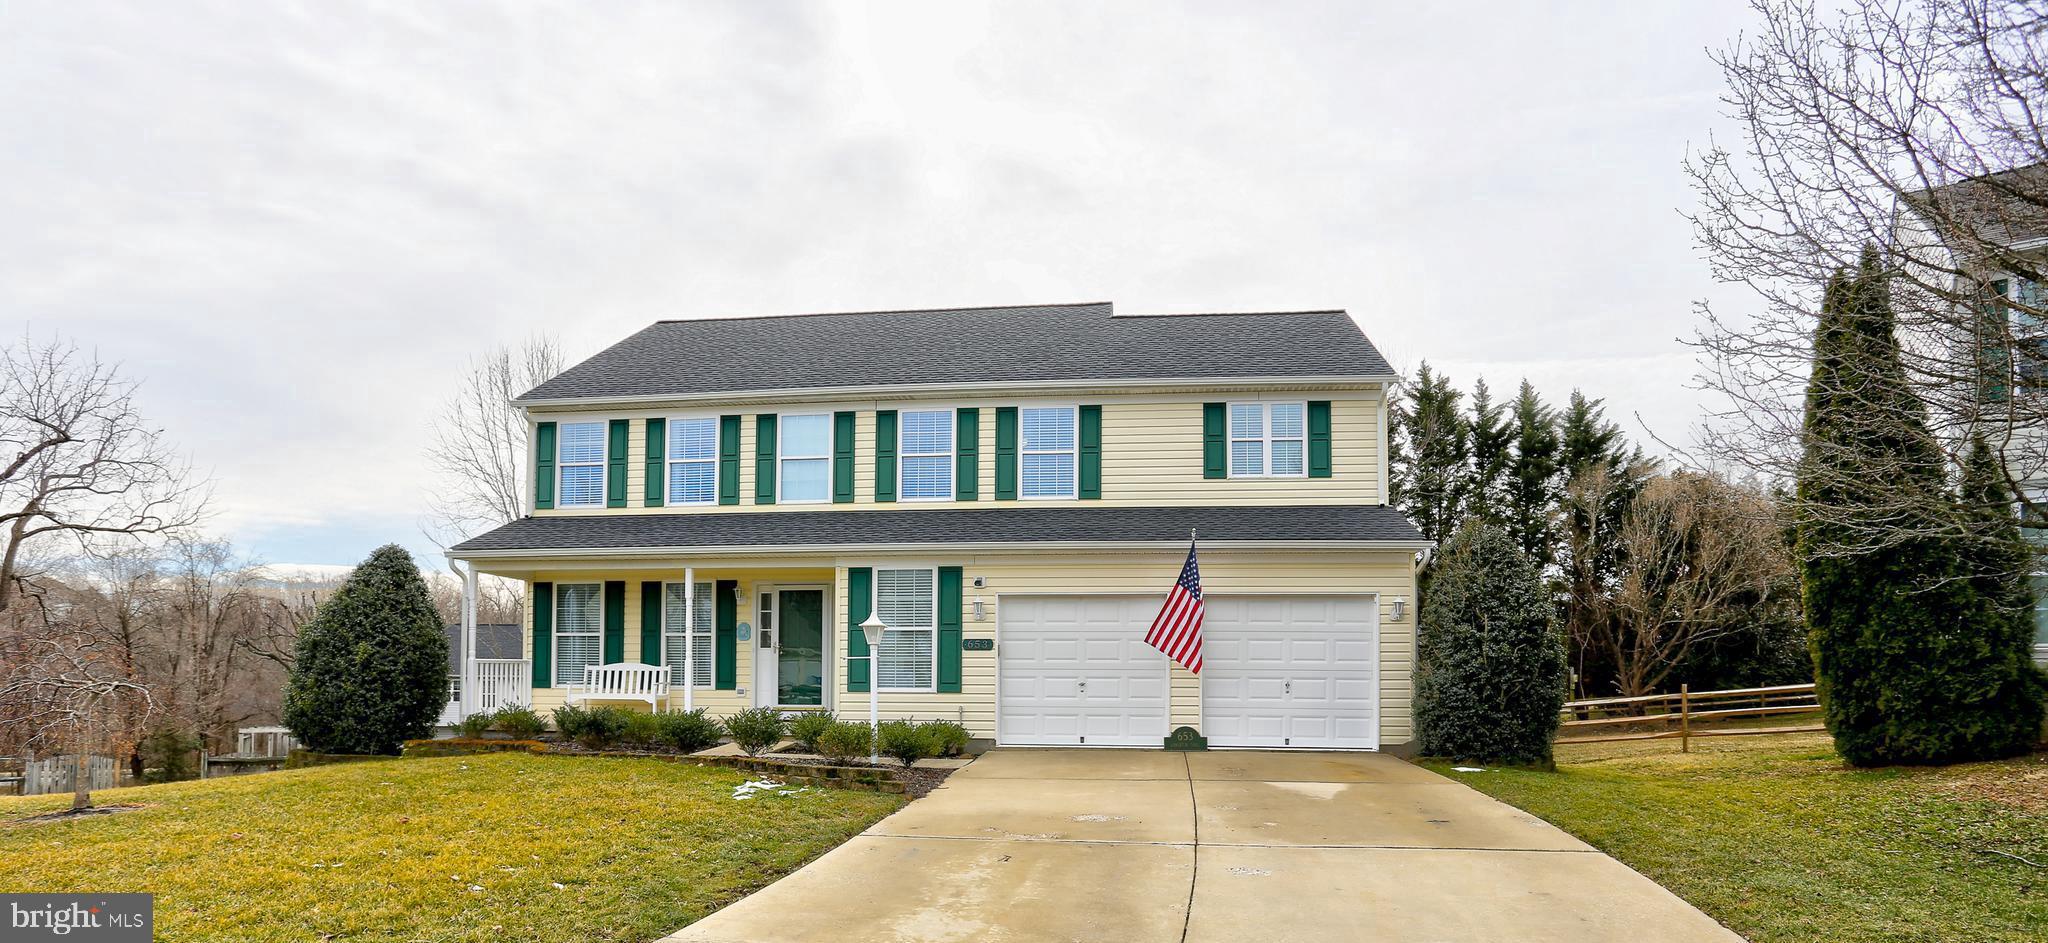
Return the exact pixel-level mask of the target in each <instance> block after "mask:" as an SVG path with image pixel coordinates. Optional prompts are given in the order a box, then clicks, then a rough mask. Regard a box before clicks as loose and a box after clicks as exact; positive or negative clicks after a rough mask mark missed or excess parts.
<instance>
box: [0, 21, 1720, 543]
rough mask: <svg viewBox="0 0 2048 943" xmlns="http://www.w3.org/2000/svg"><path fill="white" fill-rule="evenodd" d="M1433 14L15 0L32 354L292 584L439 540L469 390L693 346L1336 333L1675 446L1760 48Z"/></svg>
mask: <svg viewBox="0 0 2048 943" xmlns="http://www.w3.org/2000/svg"><path fill="white" fill-rule="evenodd" d="M1424 6H1426V5H1422V4H1392V3H1381V4H1372V5H1370V6H1368V5H1366V4H1362V3H1333V4H1327V5H1325V4H1308V3H1266V2H1262V3H1256V4H1250V3H1214V4H1170V5H1169V4H1138V3H1129V2H1119V3H1076V4H1060V5H1055V4H1047V3H1032V4H1024V3H1011V4H1005V5H1002V6H1001V7H998V8H987V7H982V6H978V5H972V4H965V3H958V2H948V3H942V4H928V5H927V4H881V5H876V6H872V7H857V6H855V5H853V4H832V5H826V4H782V3H769V2H762V0H747V2H740V3H731V4H712V3H689V4H686V3H647V4H629V3H610V2H608V3H603V4H582V3H575V4H569V3H564V4H549V5H541V4H532V3H506V4H498V5H486V4H473V3H464V4H452V3H430V4H420V3H410V2H405V3H390V4H377V5H373V6H362V7H359V6H356V5H355V4H351V3H344V2H339V0H319V2H309V3H305V4H302V5H298V6H296V7H287V6H286V5H283V4H263V5H257V4H248V3H240V2H225V3H218V4H183V3H175V2H169V0H163V2H150V3H143V4H119V5H116V4H110V3H109V4H100V3H85V2H76V0H65V2H52V3H35V2H19V0H16V2H9V3H6V4H4V5H0V327H4V328H6V330H7V332H8V334H9V335H10V336H14V337H19V336H20V335H21V333H22V331H23V330H24V328H26V329H27V330H29V331H32V332H34V333H36V334H38V335H47V334H49V333H52V332H58V333H61V334H63V335H65V336H66V337H69V338H73V339H76V340H77V341H78V342H79V343H80V344H82V345H85V346H88V347H92V348H96V349H97V350H98V351H99V352H100V353H101V354H102V355H104V356H106V357H109V358H112V359H116V360H119V361H121V362H122V363H123V364H124V365H125V369H126V371H127V372H128V373H129V374H130V375H132V376H134V377H137V378H139V379H141V380H143V381H144V384H145V385H144V387H143V392H142V394H141V399H142V405H143V408H144V409H145V410H146V412H147V414H148V415H149V416H150V417H152V418H153V419H154V420H157V421H159V422H161V423H162V424H163V425H164V426H165V428H166V429H167V430H168V432H169V434H170V435H171V436H172V437H173V438H174V439H175V441H177V442H178V443H180V444H181V445H182V446H183V447H184V448H187V449H189V450H190V452H191V454H192V457H193V459H194V462H195V463H196V464H197V465H198V466H200V467H201V468H204V469H206V470H207V471H209V472H210V474H211V475H212V476H213V477H214V479H215V481H216V499H215V503H214V510H215V512H216V513H215V516H214V518H213V521H212V527H213V528H214V529H215V530H216V531H218V532H220V533H222V534H224V535H226V536H229V537H231V538H232V539H233V540H234V541H235V542H236V543H237V544H238V545H239V546H241V547H242V548H243V549H244V550H246V551H248V552H251V553H253V554H255V555H257V556H259V557H261V558H262V559H265V560H267V561H270V562H276V563H350V562H354V561H356V560H358V559H360V558H361V557H362V556H364V555H365V554H366V553H367V552H368V551H369V550H370V549H372V548H373V547H374V546H376V545H377V544H380V543H384V542H387V541H391V540H398V541H400V542H402V543H405V544H407V545H408V546H410V547H412V548H414V549H415V550H416V551H431V550H432V548H433V545H432V543H431V542H430V541H428V540H427V539H426V538H425V537H424V536H423V535H422V531H421V520H422V518H423V516H424V511H425V507H424V505H425V493H426V491H427V489H428V487H429V486H430V484H431V476H430V473H429V471H428V469H427V466H426V463H425V461H424V460H423V458H422V455H421V452H422V449H423V447H424V446H425V444H426V443H427V441H428V437H429V426H430V421H431V419H432V416H433V415H434V413H435V412H437V411H438V409H439V408H440V405H441V404H442V402H443V401H444V400H445V399H446V398H447V397H448V396H449V394H450V393H451V391H452V388H453V385H454V384H455V382H456V379H457V377H458V376H459V374H460V373H461V372H462V371H463V369H464V365H465V362H466V359H467V358H468V357H470V356H471V355H472V354H473V353H475V352H478V351H481V350H484V349H487V348H489V347H490V346H491V345H493V344H497V343H503V342H517V341H519V340H520V339H521V338H524V337H526V336H528V335H530V334H532V333H535V332H548V333H552V334H554V335H556V336H558V337H559V338H560V340H561V341H562V343H563V345H564V347H565V348H566V349H567V350H568V352H569V354H570V357H571V359H572V360H575V359H581V358H582V357H584V356H587V355H589V354H590V353H593V352H595V351H596V350H598V349H600V348H602V347H604V346H606V345H608V344H610V343H612V342H613V341H616V340H617V339H619V338H621V337H623V336H625V335H626V334H628V333H630V332H632V331H634V330H636V329H637V328H639V327H641V326H643V325H645V324H646V323H647V322H649V321H653V320H656V319H660V318H677V317H682V318H689V317H710V316H726V315H757V314H781V313H797V312H812V311H833V310H868V309H885V308H929V307H947V306H964V305H1000V304H1019V303H1032V302H1065V301H1098V300H1108V301H1114V302H1115V303H1116V305H1117V309H1118V310H1119V311H1120V312H1171V311H1232V310H1289V309H1304V308H1344V309H1348V310H1349V311H1350V312H1351V313H1352V315H1353V316H1354V317H1356V318H1357V320H1358V322H1359V324H1360V325H1361V326H1363V328H1364V329H1365V332H1366V334H1367V335H1368V336H1370V337H1371V338H1372V339H1373V340H1374V341H1375V342H1376V343H1377V344H1378V345H1379V346H1380V348H1381V349H1382V350H1384V351H1385V352H1386V353H1387V355H1388V357H1389V359H1390V360H1392V361H1393V362H1394V363H1395V364H1396V365H1397V366H1399V367H1402V368H1404V369H1407V368H1412V367H1413V366H1414V364H1416V363H1417V362H1418V361H1421V360H1424V359H1426V360H1428V361H1430V362H1431V363H1432V364H1434V365H1437V366H1440V367H1442V368H1443V369H1445V370H1448V371H1449V372H1450V373H1451V374H1452V375H1453V376H1454V378H1455V379H1457V380H1458V381H1460V382H1461V383H1463V384H1466V385H1468V386H1469V383H1470V381H1471V380H1472V379H1474V378H1475V377H1477V376H1481V375H1483V376H1485V377H1486V378H1487V379H1488V380H1489V381H1490V382H1492V383H1493V384H1494V386H1495V388H1496V389H1497V390H1498V389H1507V388H1511V387H1512V386H1513V384H1514V383H1515V382H1516V381H1517V380H1518V379H1519V378H1520V377H1523V376H1527V377H1529V378H1530V379H1532V380H1533V381H1535V382H1536V384H1537V385H1538V387H1539V388H1540V389H1541V390H1542V391H1543V392H1544V393H1545V394H1546V395H1547V396H1548V397H1550V398H1552V399H1556V400H1561V399H1563V398H1564V397H1565V396H1566V395H1567V394H1568V393H1569V391H1570V389H1571V388H1572V387H1574V386H1578V387H1581V388H1583V389H1584V390H1586V392H1587V393H1589V394H1590V395H1594V396H1600V397H1605V398H1606V400H1607V402H1608V404H1609V407H1610V410H1611V411H1612V412H1614V413H1615V414H1617V418H1619V419H1622V420H1623V421H1624V424H1625V425H1626V426H1627V427H1628V428H1629V430H1630V432H1631V433H1632V434H1634V435H1636V436H1638V437H1641V436H1642V435H1643V429H1642V428H1641V427H1640V426H1639V425H1638V424H1637V423H1636V422H1635V420H1634V419H1633V414H1636V413H1640V414H1641V415H1642V417H1643V419H1644V420H1646V421H1647V422H1648V423H1649V424H1650V425H1651V426H1653V427H1654V428H1655V429H1656V431H1658V432H1659V433H1661V434H1664V435H1666V436H1676V437H1680V438H1682V437H1683V436H1684V435H1685V430H1686V427H1687V426H1688V425H1689V424H1690V423H1691V422H1692V421H1694V417H1695V416H1696V414H1697V413H1698V412H1699V409H1700V406H1699V402H1700V401H1699V397H1698V395H1697V394H1695V393H1693V392H1692V391H1690V390H1688V389H1687V388H1686V380H1687V378H1688V377H1689V376H1690V375H1691V373H1692V371H1693V364H1692V357H1691V355H1690V353H1689V352H1688V351H1687V350H1686V349H1685V348H1684V347H1683V346H1682V345H1681V344H1680V343H1679V338H1681V337H1683V336H1689V335H1690V333H1691V330H1692V324H1693V314H1692V304H1693V302H1694V301H1695V300H1697V299H1700V298H1706V297H1715V298H1725V299H1729V300H1731V301H1732V302H1734V303H1736V304H1738V305H1739V304H1740V302H1741V299H1740V298H1739V297H1738V296H1733V295H1731V294H1730V293H1729V292H1728V290H1727V289H1717V288H1716V286H1714V285H1713V284H1712V282H1711V280H1710V277H1709V275H1708V272H1707V269H1706V266H1705V264H1704V263H1703V262H1702V261H1701V260H1700V259H1699V253H1698V251H1697V250H1696V249H1695V248H1694V247H1693V245H1692V241H1691V238H1690V234H1689V231H1688V229H1687V225H1686V223H1685V221H1684V220H1683V219H1682V218H1681V216H1680V215H1679V214H1680V212H1681V211H1682V210H1684V209H1685V208H1687V207H1688V206H1690V203H1691V196H1690V193H1689V191H1688V190H1687V189H1686V187H1685V184H1684V180H1683V178H1682V177H1681V175H1680V173H1679V163H1680V161H1681V159H1682V158H1683V156H1684V154H1685V152H1686V149H1687V147H1688V146H1689V145H1691V146H1698V145H1700V144H1702V143H1704V142H1705V141H1706V139H1707V135H1708V134H1709V133H1711V132H1713V131H1715V130H1716V129H1717V128H1720V127H1721V126H1722V119H1721V118H1720V107H1719V105H1718V103H1717V101H1716V95H1717V94H1718V92H1719V90H1720V84H1719V81H1718V77H1717V75H1716V73H1715V71H1714V70H1713V67H1712V65H1711V63H1710V62H1709V61H1708V60H1707V58H1706V49H1707V48H1709V47H1718V46H1720V45H1722V44H1723V43H1725V42H1726V41H1727V40H1728V39H1730V38H1731V37H1733V36H1734V35H1735V34H1736V32H1737V31H1739V30H1740V29H1742V28H1743V26H1744V25H1745V19H1746V18H1745V17H1744V15H1743V14H1744V11H1743V10H1742V9H1740V7H1739V6H1738V5H1736V4H1733V3H1715V4H1704V3H1676V2H1674V3H1638V2H1615V3H1609V4H1554V3H1544V4H1529V3H1501V4H1485V3H1462V4H1443V5H1436V6H1440V7H1441V9H1440V10H1436V11H1432V10H1427V9H1421V8H1422V7H1424ZM124 8H125V9H124ZM685 368H686V367H685ZM434 562H438V556H436V557H435V558H434Z"/></svg>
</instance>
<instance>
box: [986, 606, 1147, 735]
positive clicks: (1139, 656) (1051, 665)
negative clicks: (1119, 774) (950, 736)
mask: <svg viewBox="0 0 2048 943" xmlns="http://www.w3.org/2000/svg"><path fill="white" fill-rule="evenodd" d="M1160 599H1161V597H1160V596H1157V595H1148V596H1004V597H1002V599H1001V601H1000V602H999V604H998V606H997V611H998V613H999V618H1000V620H1001V623H1000V626H999V628H998V632H999V635H998V638H997V643H996V645H997V650H996V654H997V659H996V663H997V666H998V667H997V677H996V684H997V688H998V692H999V693H998V696H997V703H996V739H997V741H998V742H1000V743H1004V744H1010V745H1015V746H1139V747H1157V746H1159V745H1160V744H1161V743H1162V742H1164V740H1165V738H1166V733H1167V661H1166V657H1165V656H1163V655H1161V654H1159V652H1157V651H1155V650H1154V649H1153V648H1152V647H1151V646H1148V645H1146V644H1145V629H1146V627H1147V626H1149V625H1151V624H1152V617H1153V616H1154V615H1156V614H1157V613H1158V610H1159V603H1160Z"/></svg>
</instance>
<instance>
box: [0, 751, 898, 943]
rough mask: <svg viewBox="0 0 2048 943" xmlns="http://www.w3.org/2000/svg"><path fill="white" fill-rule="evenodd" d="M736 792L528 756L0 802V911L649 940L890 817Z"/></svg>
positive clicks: (821, 793) (170, 929) (387, 931)
mask: <svg viewBox="0 0 2048 943" xmlns="http://www.w3.org/2000/svg"><path fill="white" fill-rule="evenodd" d="M746 779H747V777H746V776H744V775H742V774H740V773H739V772H737V771H733V770H727V769H721V768H708V767H697V766H689V765H685V764H681V763H670V762H662V761H659V760H639V759H608V758H593V757H551V756H532V755H526V754H509V753H506V754H495V755H485V756H467V757H448V758H442V759H403V760H401V759H393V760H387V761H379V762H371V763H359V764H351V765H345V766H327V767H320V768H315V769H306V770H294V771H287V772H282V773H263V774H258V775H252V776H245V777H240V778H235V779H217V780H212V781H208V782H187V783H176V784H172V785H165V786H144V787H139V788H133V789H118V790H108V791H105V792H100V793H96V794H95V795H94V798H95V801H96V802H98V803H99V804H102V805H105V804H114V803H131V804H143V805H147V806H148V807H147V808H145V809H142V810H139V811H133V812H124V813H120V814H117V815H105V816H93V817H90V818H86V819H80V820H71V821H61V822H44V823H28V822H24V821H23V819H24V818H25V817H26V816H29V815H32V814H34V813H38V812H43V811H48V810H50V809H55V808H63V807H65V806H66V805H67V804H68V801H69V800H68V797H58V796H36V797H31V798H0V862H4V865H0V873H4V875H5V878H4V880H0V885H4V887H0V889H4V890H7V891H149V892H154V893H155V894H156V914H157V922H158V923H157V925H158V927H159V931H158V937H159V938H160V939H176V940H343V939H358V940H478V941H486V940H487V941H493V943H500V941H528V940H649V939H654V938H656V937H659V936H661V935H663V934H666V933H668V932H671V931H673V930H675V929H677V928H679V927H682V926H684V925H686V924H688V923H690V922H692V921H694V920H697V919H698V918H700V917H702V916H704V915H705V914H707V913H710V912H711V911H713V910H715V909H717V908H718V907H720V906H723V905H724V904H727V903H729V902H731V901H733V900H735V899H738V898H739V897H741V896H744V895H745V894H747V893H748V892H750V891H752V890H754V889H755V888H758V887H760V886H762V885H764V884H767V883H768V882H770V881H773V880H775V879H776V878H777V877H780V876H781V875H783V874H785V873H787V872H789V871H790V870H793V869H794V868H796V867H798V866H800V865H802V864H803V863H804V862H806V861H809V860H810V859H811V858H813V857H815V856H817V855H819V854H821V853H823V852H824V851H826V850H827V849H830V848H832V847H833V846H834V845H837V844H839V843H840V842H842V841H844V840H846V839H847V838H848V837H851V836H852V835H854V834H855V833H857V832H859V831H860V830H861V829H863V828H865V827H866V826H868V825H869V824H870V823H872V822H874V821H875V820H877V819H879V818H881V817H882V816H884V815H887V814H888V813H890V812H892V811H894V810H896V809H897V808H899V807H901V806H902V804H903V802H904V800H903V798H902V797H900V796H891V795H881V794H875V793H865V792H851V791H840V790H819V789H811V790H808V791H805V792H801V793H798V794H796V795H792V796H780V795H773V794H769V795H765V796H762V797H758V798H754V799H749V800H744V801H740V800H735V799H734V798H733V787H734V786H736V785H738V784H739V783H742V782H744V781H746Z"/></svg>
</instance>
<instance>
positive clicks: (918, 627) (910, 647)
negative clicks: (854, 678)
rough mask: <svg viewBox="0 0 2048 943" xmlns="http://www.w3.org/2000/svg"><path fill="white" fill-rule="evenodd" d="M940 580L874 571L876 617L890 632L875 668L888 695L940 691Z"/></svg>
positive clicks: (920, 572) (932, 575) (933, 575)
mask: <svg viewBox="0 0 2048 943" xmlns="http://www.w3.org/2000/svg"><path fill="white" fill-rule="evenodd" d="M938 580H939V572H938V571H937V570H931V569H917V570H881V569H878V570H876V571H875V614H877V615H879V616H881V617H882V623H883V624H884V625H887V626H888V627H889V630H888V631H887V632H884V633H882V646H881V651H880V652H879V654H880V658H878V659H877V660H876V662H875V683H876V685H877V686H878V687H879V688H881V689H882V690H884V691H933V690H937V679H938V671H939V644H938V641H939V639H938V636H939V626H938V617H937V613H938Z"/></svg>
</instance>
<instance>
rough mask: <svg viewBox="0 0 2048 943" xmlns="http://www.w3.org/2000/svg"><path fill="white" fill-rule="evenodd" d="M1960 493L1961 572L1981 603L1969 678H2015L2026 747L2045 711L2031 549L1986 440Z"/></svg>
mask: <svg viewBox="0 0 2048 943" xmlns="http://www.w3.org/2000/svg"><path fill="white" fill-rule="evenodd" d="M1959 490H1960V494H1959V497H1960V498H1961V499H1962V512H1963V516H1964V517H1963V520H1964V523H1965V528H1964V530H1965V533H1964V537H1963V540H1964V542H1965V543H1964V550H1963V554H1962V558H1963V563H1962V565H1963V572H1964V573H1966V574H1968V576H1969V579H1970V582H1971V584H1972V585H1973V586H1974V588H1975V590H1976V594H1977V598H1978V599H1979V600H1980V601H1981V602H1982V603H1983V604H1984V615H1983V618H1982V621H1981V624H1980V628H1979V631H1978V633H1977V634H1978V636H1979V640H1980V641H1981V642H1982V644H1983V650H1982V651H1981V652H1979V653H1976V656H1975V658H1973V659H1972V660H1973V661H1977V662H1980V664H1976V665H1974V666H1973V671H1972V673H1973V674H1975V675H1978V676H1982V677H1984V678H1986V680H1987V681H1989V682H1991V683H1993V684H1997V683H2000V682H2001V681H2002V679H2003V678H2004V677H2006V676H2011V677H2013V678H2015V679H2016V680H2015V682H2014V683H2015V684H2016V685H2017V686H2018V687H2019V688H2020V689H2021V691H2020V692H2019V693H2008V694H2007V695H2006V696H2007V697H2008V698H2010V700H2011V702H2012V703H2013V704H2014V705H2015V708H2014V710H2015V715H2014V716H2013V717H2012V718H2011V720H2012V723H2013V725H2014V727H2015V728H2016V729H2015V730H2014V731H2013V734H2014V735H2015V736H2017V737H2019V738H2021V739H2020V743H2018V744H2016V745H2015V748H2016V749H2018V748H2023V747H2024V746H2025V745H2026V739H2027V737H2026V732H2027V731H2030V730H2035V731H2037V730H2040V729H2041V721H2042V717H2043V713H2044V711H2048V675H2043V674H2042V673H2041V671H2040V670H2039V669H2037V668H2035V667H2034V663H2033V642H2034V604H2035V599H2034V587H2033V580H2032V570H2033V564H2034V550H2033V548H2032V547H2029V546H2028V545H2027V542H2026V538H2025V537H2023V536H2022V535H2021V534H2020V528H2019V520H2018V515H2017V514H2016V512H2015V504H2016V502H2015V501H2014V499H2013V494H2012V490H2011V489H2010V488H2009V487H2008V486H2007V483H2006V478H2005V472H2004V466H2003V463H2001V462H1999V460H1998V455H1997V453H1995V452H1993V451H1992V450H1991V444H1990V443H1989V442H1986V441H1985V440H1984V437H1983V435H1981V434H1978V435H1972V436H1971V437H1970V452H1969V455H1968V456H1967V457H1966V458H1965V459H1964V462H1963V474H1962V481H1961V487H1960V489H1959ZM1966 657H1967V656H1966Z"/></svg>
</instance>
